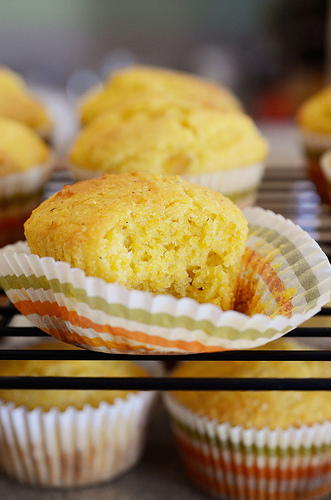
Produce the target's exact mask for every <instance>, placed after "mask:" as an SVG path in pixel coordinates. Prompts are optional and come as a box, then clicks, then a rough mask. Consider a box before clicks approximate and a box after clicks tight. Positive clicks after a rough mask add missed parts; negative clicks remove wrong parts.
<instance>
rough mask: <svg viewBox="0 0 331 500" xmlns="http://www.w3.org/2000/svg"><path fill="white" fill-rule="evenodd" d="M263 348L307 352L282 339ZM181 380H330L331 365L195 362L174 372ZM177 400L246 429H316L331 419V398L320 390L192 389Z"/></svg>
mask: <svg viewBox="0 0 331 500" xmlns="http://www.w3.org/2000/svg"><path fill="white" fill-rule="evenodd" d="M259 349H280V350H282V349H284V350H292V349H303V347H302V346H301V345H300V344H298V343H297V342H293V341H288V340H285V339H284V340H278V341H275V342H272V343H270V344H268V345H266V346H263V347H261V348H259ZM173 376H176V377H243V378H247V377H258V378H260V377H267V378H268V377H270V378H272V377H275V378H277V377H278V378H287V377H288V378H292V377H293V378H306V377H307V378H311V377H330V376H331V363H329V362H318V361H296V362H293V361H202V362H201V361H192V362H187V363H186V362H184V363H182V364H181V365H180V366H179V367H178V368H177V369H175V370H174V372H173ZM173 397H174V398H176V399H177V400H178V401H179V402H180V403H181V404H182V405H184V406H185V407H187V408H189V409H190V410H192V411H193V412H195V413H198V414H199V415H201V416H206V417H209V418H211V419H214V420H216V421H218V422H220V423H224V422H227V423H229V424H231V425H233V426H236V425H240V426H242V427H245V428H257V429H261V428H263V427H269V428H271V429H275V428H278V427H280V428H283V429H285V428H288V427H290V426H294V427H296V426H298V427H299V426H302V425H312V424H316V423H322V422H324V421H325V420H331V395H330V394H329V393H327V392H318V391H302V392H299V391H261V392H260V391H257V392H252V391H247V392H245V391H243V392H241V391H233V392H231V391H208V392H207V391H206V392H204V391H203V392H199V391H190V392H188V391H187V392H175V393H173Z"/></svg>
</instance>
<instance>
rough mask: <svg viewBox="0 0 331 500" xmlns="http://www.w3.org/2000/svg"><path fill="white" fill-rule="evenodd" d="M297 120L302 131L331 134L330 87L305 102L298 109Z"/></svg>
mask: <svg viewBox="0 0 331 500" xmlns="http://www.w3.org/2000/svg"><path fill="white" fill-rule="evenodd" d="M297 119H298V124H299V126H300V127H301V128H302V129H304V130H307V131H309V132H315V133H319V134H331V86H328V87H325V88H324V89H322V90H321V91H320V92H318V93H317V94H314V95H313V96H312V97H310V98H309V99H308V100H307V101H305V102H304V103H303V104H302V105H301V107H300V109H299V112H298V117H297Z"/></svg>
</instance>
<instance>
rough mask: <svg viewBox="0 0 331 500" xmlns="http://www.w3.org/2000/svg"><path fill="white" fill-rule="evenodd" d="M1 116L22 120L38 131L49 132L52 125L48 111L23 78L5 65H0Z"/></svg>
mask: <svg viewBox="0 0 331 500" xmlns="http://www.w3.org/2000/svg"><path fill="white" fill-rule="evenodd" d="M0 117H7V118H12V119H13V120H17V121H19V122H22V123H24V124H25V125H26V126H27V127H29V128H32V129H34V130H35V131H36V132H38V133H47V132H48V131H49V128H50V125H51V123H50V119H49V116H48V114H47V111H46V110H45V108H44V107H43V105H42V104H41V103H40V102H39V101H38V100H37V99H36V98H35V97H34V96H32V94H31V93H30V92H29V90H28V88H27V87H26V85H25V83H24V81H23V79H22V78H21V77H20V76H19V75H17V74H16V73H14V72H13V71H11V70H9V69H8V68H6V67H4V66H0Z"/></svg>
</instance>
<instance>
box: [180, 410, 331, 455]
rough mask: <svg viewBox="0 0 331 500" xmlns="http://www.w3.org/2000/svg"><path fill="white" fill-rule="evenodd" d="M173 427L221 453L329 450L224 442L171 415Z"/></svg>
mask: <svg viewBox="0 0 331 500" xmlns="http://www.w3.org/2000/svg"><path fill="white" fill-rule="evenodd" d="M171 418H172V419H173V421H174V423H175V425H176V426H177V427H178V428H179V429H180V430H181V431H182V432H184V434H186V435H187V436H188V438H189V439H193V440H196V441H199V442H200V443H203V444H209V445H212V446H217V447H218V448H220V449H221V450H222V451H227V450H229V451H230V450H231V451H232V452H233V451H234V452H241V453H244V454H253V455H257V456H268V457H275V456H276V457H278V458H285V457H297V456H301V457H303V456H312V455H316V454H321V453H327V452H329V451H330V450H331V444H325V443H324V444H321V445H320V446H316V445H312V446H310V447H309V448H306V447H305V446H300V447H299V448H293V447H292V446H289V447H288V448H286V449H283V448H282V447H280V446H276V447H275V448H270V447H268V446H266V445H265V446H263V447H260V446H256V444H252V445H245V444H244V443H243V442H240V443H234V442H233V441H231V440H229V439H227V440H225V441H223V440H221V439H219V438H218V436H217V435H216V436H214V437H211V436H210V435H209V434H208V435H207V434H201V433H200V432H198V431H196V430H195V429H192V428H191V427H189V426H188V425H186V424H184V423H183V422H181V421H179V420H178V419H177V418H175V417H174V416H173V415H171Z"/></svg>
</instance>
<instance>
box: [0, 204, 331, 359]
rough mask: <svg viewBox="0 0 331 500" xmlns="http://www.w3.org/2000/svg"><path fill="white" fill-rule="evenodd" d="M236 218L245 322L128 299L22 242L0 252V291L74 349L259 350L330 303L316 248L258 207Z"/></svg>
mask: <svg viewBox="0 0 331 500" xmlns="http://www.w3.org/2000/svg"><path fill="white" fill-rule="evenodd" d="M245 214H246V216H247V218H248V220H249V223H250V227H251V229H250V236H249V238H248V243H247V247H248V248H247V251H246V253H247V252H248V255H251V254H252V255H253V257H254V255H255V256H258V257H257V263H255V264H251V265H252V266H253V267H252V269H251V271H252V276H251V275H250V268H249V265H250V263H249V262H250V261H249V260H248V262H247V263H246V264H245V266H244V274H246V273H248V278H247V279H248V283H249V284H250V283H251V281H252V279H253V278H254V279H255V278H256V279H257V284H256V291H255V293H256V294H257V293H258V289H259V286H260V287H261V290H262V291H261V302H262V303H263V304H265V307H266V310H268V313H267V314H259V313H257V314H252V315H250V316H248V315H246V314H243V313H240V312H237V311H222V310H221V309H220V308H219V307H217V306H215V305H213V304H199V303H198V302H196V301H195V300H192V299H189V298H183V299H176V298H175V297H172V296H170V295H156V294H155V295H154V294H151V293H149V292H143V291H139V290H128V289H126V288H124V287H122V286H119V285H117V284H110V283H106V282H105V281H104V280H102V279H99V278H93V277H87V276H86V275H85V273H84V272H83V271H82V270H80V269H74V268H71V267H70V265H69V264H67V263H65V262H56V261H55V260H54V259H52V258H49V257H44V258H39V257H38V256H36V255H31V254H30V253H29V251H28V248H27V246H26V244H24V243H18V244H16V245H12V246H8V247H5V248H4V249H3V250H2V251H1V252H0V286H2V287H3V289H4V290H5V291H6V293H7V295H8V297H9V298H10V300H11V301H12V302H13V303H14V304H15V305H16V307H17V308H18V309H19V310H20V311H21V312H22V313H23V314H25V315H26V316H27V318H28V319H29V320H30V321H31V322H32V323H33V324H34V325H36V326H38V327H39V328H41V329H42V330H44V331H46V332H48V333H50V334H52V335H54V336H55V337H57V338H59V339H60V340H62V341H64V342H69V343H73V344H76V345H80V346H81V347H83V348H88V349H92V350H98V351H104V352H136V353H137V352H138V353H163V354H172V353H193V352H213V351H219V350H223V349H246V348H253V347H257V346H260V345H264V344H265V343H267V342H270V341H271V340H275V339H277V338H279V337H281V336H282V335H284V334H285V333H287V332H288V331H290V330H292V329H293V328H295V327H297V326H298V325H300V324H301V323H303V322H304V321H305V320H307V319H309V318H310V317H312V316H314V315H315V314H316V313H317V312H318V311H319V310H320V309H321V307H322V306H323V305H324V304H326V303H327V302H328V301H329V300H330V291H331V267H330V264H329V261H328V259H327V257H326V255H325V254H324V253H323V252H322V251H321V249H320V248H319V246H318V245H317V243H316V242H315V241H314V240H312V238H311V237H310V236H309V235H308V234H307V233H306V232H304V231H303V230H302V229H300V228H299V227H298V226H296V225H295V224H293V223H292V222H291V221H289V220H286V219H284V218H283V217H282V216H280V215H275V214H274V213H272V212H270V211H267V210H263V209H260V208H250V209H247V210H246V211H245ZM253 261H254V259H253ZM246 265H247V267H246ZM254 286H255V284H254ZM282 287H283V289H284V293H287V291H288V290H289V291H291V290H292V291H293V292H292V295H293V296H291V298H289V299H286V300H285V302H284V303H283V302H282V301H283V298H282V297H281V298H280V299H281V300H280V305H279V303H278V302H277V301H278V300H279V296H278V295H277V294H278V290H279V289H281V288H282ZM274 288H275V290H276V291H274ZM274 293H275V295H274ZM282 307H285V309H286V308H287V307H289V309H286V310H284V312H283V309H282ZM278 311H280V312H278ZM272 313H273V314H274V315H273V316H271V315H270V314H272Z"/></svg>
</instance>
